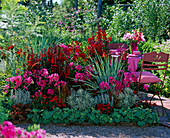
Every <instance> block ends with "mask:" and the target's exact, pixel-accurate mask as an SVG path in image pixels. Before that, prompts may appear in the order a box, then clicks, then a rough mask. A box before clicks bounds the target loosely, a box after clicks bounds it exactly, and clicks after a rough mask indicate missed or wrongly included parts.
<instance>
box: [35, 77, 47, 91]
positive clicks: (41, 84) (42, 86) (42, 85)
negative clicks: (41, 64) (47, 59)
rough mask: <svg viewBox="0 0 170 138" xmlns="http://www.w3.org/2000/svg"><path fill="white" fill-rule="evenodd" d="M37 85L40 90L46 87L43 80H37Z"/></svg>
mask: <svg viewBox="0 0 170 138" xmlns="http://www.w3.org/2000/svg"><path fill="white" fill-rule="evenodd" d="M37 84H38V85H39V86H41V90H42V89H43V88H44V87H45V85H46V83H45V81H44V80H41V79H40V80H39V81H38V82H37Z"/></svg>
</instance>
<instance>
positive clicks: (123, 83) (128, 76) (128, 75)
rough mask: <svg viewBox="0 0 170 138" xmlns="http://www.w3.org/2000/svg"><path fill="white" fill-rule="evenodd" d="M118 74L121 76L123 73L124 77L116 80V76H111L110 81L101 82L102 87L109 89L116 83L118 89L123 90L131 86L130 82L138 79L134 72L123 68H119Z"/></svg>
mask: <svg viewBox="0 0 170 138" xmlns="http://www.w3.org/2000/svg"><path fill="white" fill-rule="evenodd" d="M117 75H118V77H119V78H120V77H121V76H122V75H123V79H122V80H115V77H109V81H108V82H109V83H107V82H104V81H102V82H101V83H100V88H101V89H104V88H106V90H108V89H109V88H110V85H113V84H115V89H116V91H121V90H123V89H124V88H126V87H130V83H132V82H136V81H137V77H136V75H135V73H133V72H124V71H123V70H119V71H118V74H117Z"/></svg>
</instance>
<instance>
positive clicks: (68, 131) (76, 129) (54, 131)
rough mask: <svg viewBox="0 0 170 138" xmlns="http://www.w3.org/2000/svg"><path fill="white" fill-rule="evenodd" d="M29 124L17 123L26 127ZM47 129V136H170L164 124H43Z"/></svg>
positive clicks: (104, 137)
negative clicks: (141, 126)
mask: <svg viewBox="0 0 170 138" xmlns="http://www.w3.org/2000/svg"><path fill="white" fill-rule="evenodd" d="M28 125H29V124H17V125H15V126H16V127H22V128H24V129H26V128H27V127H28ZM41 128H43V129H45V130H46V132H47V133H46V138H111V137H120V138H122V137H126V138H147V137H154V138H159V137H160V138H170V129H168V128H166V127H163V126H152V127H143V128H139V127H136V126H77V125H75V126H74V125H72V126H63V125H41Z"/></svg>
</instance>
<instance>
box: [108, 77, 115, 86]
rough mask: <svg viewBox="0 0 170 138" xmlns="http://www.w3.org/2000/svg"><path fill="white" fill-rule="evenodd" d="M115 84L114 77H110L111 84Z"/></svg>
mask: <svg viewBox="0 0 170 138" xmlns="http://www.w3.org/2000/svg"><path fill="white" fill-rule="evenodd" d="M114 82H115V78H114V77H109V83H110V84H112V85H113V83H114Z"/></svg>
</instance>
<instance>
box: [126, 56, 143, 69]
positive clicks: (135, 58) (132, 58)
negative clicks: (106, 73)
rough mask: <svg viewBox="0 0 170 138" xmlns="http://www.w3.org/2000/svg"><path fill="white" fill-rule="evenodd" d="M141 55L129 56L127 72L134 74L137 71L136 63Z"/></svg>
mask: <svg viewBox="0 0 170 138" xmlns="http://www.w3.org/2000/svg"><path fill="white" fill-rule="evenodd" d="M141 58H142V55H129V56H128V64H129V65H128V70H129V71H130V72H135V71H136V70H137V66H138V63H139V61H140V59H141Z"/></svg>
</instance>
